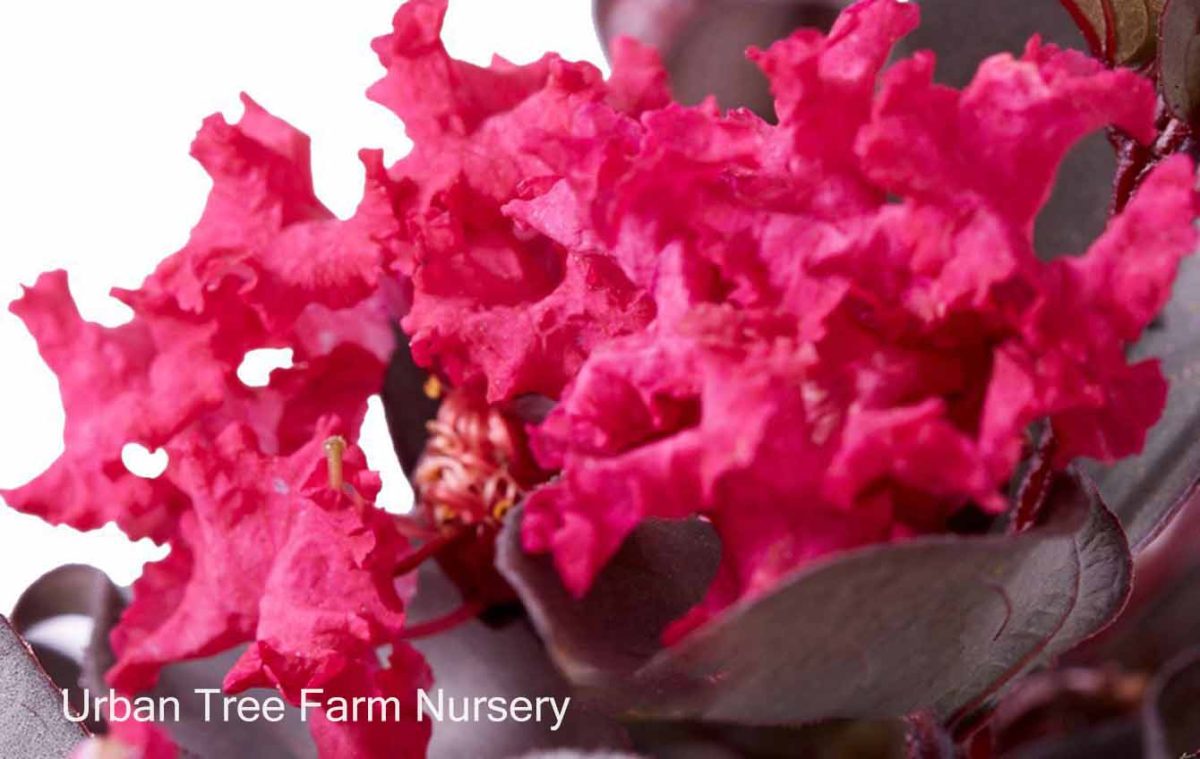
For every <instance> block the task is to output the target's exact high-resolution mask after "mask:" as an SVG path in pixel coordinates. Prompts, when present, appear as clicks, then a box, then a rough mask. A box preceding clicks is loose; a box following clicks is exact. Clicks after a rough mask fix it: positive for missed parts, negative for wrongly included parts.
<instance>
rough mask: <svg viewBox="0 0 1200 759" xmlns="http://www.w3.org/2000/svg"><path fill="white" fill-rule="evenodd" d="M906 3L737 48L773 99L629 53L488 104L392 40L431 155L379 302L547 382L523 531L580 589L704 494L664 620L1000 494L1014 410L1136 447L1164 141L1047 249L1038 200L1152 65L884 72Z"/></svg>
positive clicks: (523, 75)
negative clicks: (719, 94) (679, 609)
mask: <svg viewBox="0 0 1200 759" xmlns="http://www.w3.org/2000/svg"><path fill="white" fill-rule="evenodd" d="M424 5H425V6H426V7H427V8H428V9H430V16H429V19H430V20H429V24H428V25H427V26H424V27H422V33H423V34H424V36H423V37H422V39H423V40H427V41H428V40H433V39H435V31H436V30H435V29H433V19H435V18H437V17H438V14H439V13H440V11H441V10H443V9H444V4H443V3H438V2H426V3H424ZM917 20H918V9H917V6H916V5H915V4H909V3H902V2H898V1H897V0H865V1H864V2H861V3H858V4H856V5H855V6H853V7H852V8H850V9H848V10H847V11H845V12H844V13H843V15H842V16H841V18H840V20H839V21H838V23H837V24H836V26H835V27H834V29H833V30H832V32H831V33H830V34H829V35H828V36H825V35H822V34H819V33H817V32H815V31H800V32H797V33H796V34H794V35H793V36H792V37H790V38H789V39H787V40H784V41H782V42H780V43H778V44H776V45H775V46H773V47H772V48H771V49H770V50H768V51H758V52H754V53H753V56H754V58H755V59H756V60H757V62H758V63H759V65H760V66H761V67H762V69H763V71H764V72H765V73H766V75H767V76H768V77H769V79H770V81H771V84H772V88H773V91H774V94H775V97H776V111H777V114H778V119H779V121H778V123H777V124H769V123H767V122H765V121H763V120H761V119H759V118H758V117H756V116H754V115H752V114H750V113H747V112H740V111H733V112H729V113H722V112H721V111H720V110H719V109H717V108H716V107H715V105H714V104H712V103H704V104H701V105H700V106H697V107H683V106H680V105H677V104H673V103H668V102H664V101H663V98H662V96H661V93H660V91H659V89H658V87H659V83H660V82H661V76H660V75H659V74H658V73H657V70H656V69H655V67H654V63H653V60H652V59H651V58H649V57H647V56H645V55H644V54H643V53H641V52H639V51H637V49H636V48H633V47H627V48H624V49H619V50H618V51H617V53H618V54H617V55H616V57H615V73H614V78H613V83H612V84H611V85H610V87H611V88H616V87H618V86H621V85H623V84H624V83H626V82H634V83H637V85H638V86H639V87H640V88H641V89H639V91H638V92H639V96H637V97H634V96H632V95H630V94H628V93H623V92H620V91H614V89H609V90H607V91H604V90H599V89H598V87H599V85H592V86H589V85H588V84H587V83H586V82H583V81H581V79H580V77H578V76H567V75H566V73H562V72H560V73H558V74H557V75H550V76H547V75H546V69H545V64H544V63H542V64H537V65H535V66H533V67H527V68H520V69H516V68H511V67H507V66H501V67H497V68H496V69H494V70H493V71H492V72H490V74H489V75H488V77H487V78H486V79H483V75H482V74H481V75H480V77H481V80H480V81H486V82H487V85H488V86H487V92H489V93H493V92H505V93H508V92H510V91H511V92H512V94H511V95H509V94H506V95H505V96H503V97H500V96H496V97H492V98H490V99H487V98H485V97H483V95H482V94H481V93H482V91H483V88H482V87H479V89H476V86H477V85H476V83H475V82H476V80H472V79H469V78H467V77H464V76H459V75H456V73H455V66H457V65H461V64H455V63H453V62H451V61H449V59H447V58H445V57H444V53H442V52H441V50H440V48H436V52H435V53H432V54H431V53H429V52H428V51H429V49H430V48H428V47H421V48H420V50H421V51H422V52H421V53H420V54H416V53H413V52H412V50H413V48H409V49H408V50H407V57H405V58H404V59H403V63H402V64H398V63H397V62H396V61H393V63H392V77H391V78H390V79H389V80H387V81H394V80H395V79H396V78H397V77H398V76H400V75H402V76H403V79H401V81H402V82H410V83H411V82H416V81H419V82H421V84H422V86H423V92H426V93H437V95H436V96H434V97H428V96H426V98H427V99H425V100H424V101H422V100H421V98H420V95H421V93H420V92H417V91H414V90H404V89H402V88H399V85H397V87H398V88H399V89H397V90H396V92H402V93H403V95H404V98H403V101H404V102H405V103H406V104H407V105H406V108H407V109H408V110H407V111H406V112H405V111H402V112H401V115H402V116H404V117H405V118H406V119H409V120H410V121H411V120H414V119H417V120H418V123H419V124H420V127H419V129H418V130H417V131H416V132H415V133H414V138H415V139H416V141H417V150H416V153H415V154H414V159H412V160H414V161H415V162H416V163H417V165H418V166H420V167H422V170H423V169H424V167H425V166H427V165H428V164H431V163H433V162H435V160H440V161H441V162H442V163H441V164H440V165H441V166H443V167H444V166H445V165H447V164H450V165H452V166H453V169H454V172H455V173H454V182H455V184H454V186H453V188H451V189H447V190H445V191H444V192H443V195H442V197H441V198H439V199H438V200H436V201H435V202H434V203H433V204H432V207H431V210H432V213H431V214H430V215H429V216H428V217H427V218H426V219H424V220H422V222H421V223H420V224H419V226H420V228H421V229H422V235H421V236H420V237H419V239H418V240H417V244H416V248H415V253H414V257H415V261H416V274H415V278H414V288H415V296H414V307H413V310H412V312H411V313H410V314H409V315H408V317H407V318H406V319H405V321H404V326H405V328H406V329H407V330H408V331H409V332H410V333H411V334H412V335H413V345H414V352H415V355H417V357H418V359H420V360H423V361H426V362H427V363H429V365H431V366H433V367H435V368H437V369H438V370H439V371H440V372H442V373H443V375H444V376H446V377H447V378H448V379H449V380H450V381H451V382H453V383H456V384H459V385H467V386H471V385H476V386H479V387H481V388H482V392H484V393H485V394H486V397H487V398H488V399H489V400H490V401H492V402H496V403H504V402H506V401H511V400H513V399H516V398H519V397H520V396H521V395H523V394H526V393H540V394H543V395H547V396H550V397H551V398H553V399H555V400H557V401H559V403H558V405H557V407H556V408H555V410H554V411H553V412H552V413H551V414H550V416H549V418H548V419H547V420H546V421H545V422H544V423H542V424H541V425H540V426H539V427H538V428H537V429H536V430H534V431H533V445H534V449H535V452H536V453H537V455H538V459H539V463H540V464H541V465H542V466H543V467H544V468H546V469H548V470H552V471H557V472H559V473H560V474H559V476H558V477H557V479H555V480H554V481H552V482H550V483H549V484H547V485H545V486H543V487H541V488H540V489H538V490H536V491H535V492H533V493H532V494H531V495H530V496H529V498H528V499H527V501H526V509H525V522H524V545H525V547H526V549H527V550H530V551H534V552H550V553H552V554H553V556H554V559H555V562H556V564H557V566H558V568H559V571H560V573H561V575H562V577H563V580H564V582H565V583H566V585H567V586H568V587H569V588H570V589H571V590H572V591H573V592H575V593H576V594H578V595H582V594H584V593H585V592H586V591H587V589H588V588H589V586H590V583H591V581H592V580H593V578H594V577H595V575H596V573H597V572H598V571H599V570H600V569H601V568H602V567H603V566H604V564H605V562H606V561H607V560H608V559H609V558H610V557H611V556H612V555H613V554H614V553H615V551H616V550H617V548H618V547H619V546H620V544H621V542H622V540H623V539H624V538H625V537H626V535H628V533H629V532H630V531H631V530H632V529H633V527H635V526H636V525H637V524H638V523H639V522H640V521H641V520H643V519H646V518H649V517H667V518H673V517H684V516H689V515H703V516H705V517H707V518H708V519H709V520H711V521H712V523H713V524H714V526H715V528H716V529H717V531H718V533H719V534H720V537H721V540H722V545H723V563H722V569H721V571H720V574H719V576H718V578H717V580H716V581H715V583H714V585H713V586H712V589H711V592H710V595H709V597H708V599H707V600H706V601H705V602H704V603H703V604H702V605H701V606H700V607H698V608H697V609H696V610H694V612H693V613H692V614H691V615H689V617H688V618H687V619H685V620H681V621H680V622H679V623H678V625H677V626H676V628H675V629H674V631H673V634H674V635H679V634H682V633H683V632H685V631H686V630H688V629H690V628H691V627H693V626H695V625H696V624H699V623H701V622H703V621H704V620H705V619H707V618H709V617H710V616H711V615H712V614H714V613H716V612H718V611H719V610H720V609H722V608H724V607H725V606H727V605H729V604H730V603H732V602H734V601H736V600H738V599H740V598H744V597H746V596H749V595H753V594H755V593H757V592H760V591H761V590H763V589H765V588H768V587H770V586H771V585H772V584H773V583H774V582H775V581H776V580H777V579H778V578H779V577H780V576H781V575H783V574H785V573H787V572H790V571H791V570H793V569H795V568H796V567H798V566H799V565H801V564H803V563H804V562H807V561H810V560H812V559H814V558H817V557H820V556H823V555H826V554H829V553H831V552H834V551H841V550H846V549H850V548H854V547H857V546H862V545H865V544H870V543H876V542H881V541H889V540H898V539H903V538H906V537H909V536H913V535H919V534H927V533H933V532H940V531H945V530H946V529H948V520H949V519H950V518H951V517H952V516H953V515H954V514H955V513H956V512H958V511H959V510H961V509H962V508H964V507H965V506H967V505H968V504H974V505H975V506H976V507H978V508H982V509H985V510H988V511H991V512H999V511H1001V510H1003V509H1004V508H1005V504H1006V501H1005V498H1004V496H1003V491H1004V488H1005V486H1006V484H1007V482H1008V481H1009V479H1010V478H1011V476H1012V474H1013V472H1014V469H1015V467H1016V465H1017V463H1018V461H1019V458H1020V456H1021V454H1022V446H1023V442H1024V439H1025V434H1026V430H1027V429H1028V428H1029V426H1030V425H1031V424H1032V423H1034V422H1036V421H1038V420H1042V419H1048V420H1049V423H1050V425H1051V427H1052V428H1053V431H1054V434H1055V435H1056V438H1057V441H1058V448H1057V450H1058V456H1059V463H1063V462H1066V461H1069V460H1070V459H1073V458H1075V457H1077V456H1091V457H1096V458H1099V459H1104V460H1112V459H1115V458H1119V457H1122V456H1126V455H1129V454H1131V453H1134V452H1136V451H1137V450H1138V449H1139V448H1140V446H1141V445H1142V442H1143V439H1144V436H1145V433H1146V430H1147V429H1148V428H1149V427H1150V426H1151V425H1152V424H1153V422H1154V421H1155V420H1156V419H1157V417H1158V415H1159V414H1160V413H1161V409H1162V406H1163V403H1164V399H1165V392H1166V387H1165V382H1164V380H1163V379H1162V376H1161V373H1160V371H1159V369H1158V367H1157V365H1156V363H1155V362H1153V361H1145V362H1141V363H1138V364H1134V365H1130V364H1129V363H1128V362H1127V361H1126V358H1125V353H1124V349H1125V346H1127V345H1128V344H1129V343H1130V342H1132V341H1133V340H1134V339H1135V338H1136V337H1137V336H1138V335H1139V333H1140V332H1141V330H1142V329H1143V328H1144V327H1145V325H1146V324H1147V323H1148V322H1149V321H1150V319H1151V318H1152V317H1153V316H1154V315H1155V313H1157V311H1158V310H1159V309H1160V308H1161V307H1162V305H1163V304H1164V303H1165V300H1166V298H1167V296H1168V294H1169V289H1170V285H1171V282H1172V280H1173V277H1174V272H1175V269H1176V264H1177V262H1178V261H1179V259H1180V258H1181V257H1182V256H1183V255H1185V254H1187V253H1189V252H1190V251H1191V250H1192V248H1193V246H1194V244H1195V233H1194V231H1193V229H1192V226H1191V220H1192V219H1193V218H1194V216H1195V215H1196V211H1197V199H1196V195H1195V193H1194V191H1193V187H1192V185H1193V168H1192V166H1191V164H1190V162H1189V161H1188V159H1186V158H1182V157H1181V158H1176V159H1173V160H1170V161H1167V162H1166V163H1164V164H1163V165H1162V166H1161V167H1160V168H1159V169H1158V170H1157V171H1155V172H1154V173H1153V175H1152V176H1150V177H1149V178H1148V179H1147V180H1146V181H1145V183H1144V185H1143V187H1142V189H1141V191H1140V193H1139V194H1138V196H1137V198H1136V199H1135V200H1134V201H1133V203H1132V204H1131V205H1130V206H1129V207H1128V208H1127V209H1126V210H1125V212H1124V213H1123V214H1121V215H1120V216H1119V217H1117V218H1115V219H1114V220H1113V221H1112V223H1111V225H1110V226H1109V228H1108V230H1107V231H1106V232H1105V233H1104V235H1103V236H1102V237H1101V238H1100V239H1099V240H1097V241H1096V243H1095V244H1094V245H1093V247H1092V248H1091V250H1089V251H1087V252H1086V253H1084V254H1083V255H1080V256H1078V257H1069V256H1068V257H1062V258H1058V259H1056V260H1054V261H1051V262H1048V263H1047V262H1045V261H1044V260H1043V259H1041V258H1039V256H1038V255H1037V252H1036V251H1035V250H1034V246H1033V225H1034V220H1035V217H1036V215H1037V213H1038V211H1039V209H1040V207H1041V206H1042V205H1043V204H1044V203H1045V201H1046V200H1047V198H1048V196H1049V194H1050V191H1051V188H1052V185H1053V180H1054V177H1055V174H1056V171H1057V167H1058V165H1059V163H1060V162H1061V161H1062V159H1063V158H1064V156H1065V154H1066V153H1067V152H1068V150H1069V149H1070V148H1071V147H1072V146H1073V144H1075V143H1076V142H1077V141H1078V140H1080V139H1081V138H1083V137H1084V136H1086V135H1087V134H1089V133H1091V132H1093V131H1095V130H1097V129H1100V128H1102V127H1105V126H1108V125H1112V126H1114V127H1116V128H1118V129H1120V130H1122V131H1123V132H1125V133H1127V134H1128V135H1130V136H1132V137H1133V138H1135V139H1138V140H1141V141H1147V140H1150V139H1151V138H1152V137H1153V135H1154V126H1153V116H1154V106H1155V93H1154V91H1153V87H1152V85H1151V83H1150V82H1148V81H1146V80H1144V79H1141V78H1140V77H1138V76H1137V75H1135V74H1133V73H1132V72H1129V71H1113V70H1109V69H1106V68H1105V67H1103V66H1102V65H1101V64H1100V63H1098V62H1096V61H1094V60H1091V59H1089V58H1087V57H1085V56H1083V55H1081V54H1079V53H1076V52H1073V51H1061V50H1058V49H1056V48H1054V47H1052V46H1048V45H1043V44H1041V43H1040V42H1039V41H1038V40H1036V39H1035V40H1033V41H1031V42H1030V43H1029V45H1028V47H1027V49H1026V50H1025V51H1024V54H1023V55H1021V56H1020V57H1013V56H1010V55H1000V56H996V57H993V58H991V59H989V60H987V61H986V62H984V64H983V65H982V66H981V67H980V69H979V71H978V74H977V76H976V77H975V79H974V81H973V82H971V83H970V84H969V85H968V86H967V87H966V88H965V89H964V90H962V91H956V90H954V89H951V88H948V87H944V86H941V85H939V84H937V83H935V81H934V60H933V57H932V56H931V55H930V54H918V55H917V56H915V57H913V58H912V59H909V60H905V61H902V62H900V63H898V64H896V65H894V66H892V67H891V68H890V69H888V70H887V71H886V72H884V71H883V69H884V65H885V62H886V61H887V60H888V58H889V56H890V54H891V52H892V48H893V46H894V45H895V43H896V42H897V41H898V40H899V39H900V38H901V37H902V36H904V35H905V34H907V33H908V32H909V31H911V30H912V29H913V28H914V26H915V25H916V24H917ZM413 36H414V37H415V36H417V35H416V34H415V33H414V34H413ZM406 39H411V38H408V37H406ZM397 55H399V54H397ZM429 55H435V56H436V57H437V58H436V60H437V64H436V65H433V64H430V62H429V58H428V57H427V56H429ZM555 65H557V63H556V64H555ZM415 67H420V70H421V71H422V76H421V77H420V78H418V77H414V76H413V69H414V68H415ZM431 80H432V81H431ZM498 81H503V82H505V83H506V84H507V87H502V86H500V85H498V84H497V83H496V82H498ZM386 83H387V82H385V84H386ZM518 88H521V89H520V90H519V92H518V91H517V89H518ZM389 92H391V91H389ZM445 92H452V93H455V94H454V95H453V96H451V97H447V96H445V95H444V94H443V93H445ZM466 93H470V96H469V97H468V96H467V95H466ZM400 100H401V97H400V96H399V95H397V96H396V98H395V101H396V102H400ZM485 101H486V105H485ZM414 103H416V104H414ZM630 103H636V104H638V108H636V109H631V108H630V107H629V104H630ZM483 108H487V109H488V110H489V112H488V113H487V115H486V117H484V116H483V115H482V114H481V109H483ZM435 109H436V110H435ZM430 110H435V112H436V116H437V118H436V119H433V118H429V111H430ZM418 184H421V185H422V186H425V183H424V182H423V181H421V180H418ZM1060 253H1079V251H1061V252H1060Z"/></svg>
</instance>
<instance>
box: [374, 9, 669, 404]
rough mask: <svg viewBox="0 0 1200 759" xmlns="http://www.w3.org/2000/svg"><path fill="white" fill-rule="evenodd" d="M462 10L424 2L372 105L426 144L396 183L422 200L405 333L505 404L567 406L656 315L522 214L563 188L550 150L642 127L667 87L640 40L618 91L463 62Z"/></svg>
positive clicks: (582, 71)
mask: <svg viewBox="0 0 1200 759" xmlns="http://www.w3.org/2000/svg"><path fill="white" fill-rule="evenodd" d="M446 6H447V0H412V2H410V3H408V4H406V5H405V6H403V7H402V8H401V9H400V11H399V12H398V13H397V14H396V20H395V30H394V32H393V33H392V34H391V35H389V36H386V37H381V38H379V39H377V40H375V44H374V47H375V50H376V52H377V53H378V54H379V58H380V61H381V62H382V63H383V64H384V66H386V67H387V69H388V73H387V76H386V77H385V78H384V79H383V80H382V81H380V82H378V83H377V84H376V85H375V86H374V87H372V88H371V91H370V95H371V97H372V98H374V99H375V100H377V101H379V102H380V103H382V104H384V105H386V106H388V107H389V108H391V109H392V110H393V111H395V112H396V114H397V115H399V116H400V117H401V118H402V119H403V120H404V123H405V128H406V131H407V134H408V136H409V137H410V138H412V140H413V142H414V149H413V152H412V154H411V155H409V156H408V157H407V158H405V159H404V160H402V161H400V162H399V163H398V164H397V165H396V166H394V167H392V169H391V171H390V173H391V174H392V175H393V176H395V177H403V180H404V181H412V182H414V183H415V184H416V186H417V187H418V188H419V189H418V200H417V203H416V205H415V208H414V218H413V219H412V223H413V224H414V225H415V226H416V228H417V234H416V237H417V240H416V242H417V249H416V253H415V257H416V272H415V274H414V289H415V295H414V301H413V307H412V310H411V312H410V313H409V314H408V316H407V317H405V320H404V327H405V329H406V330H407V331H408V332H409V334H411V335H412V350H413V355H414V356H415V357H416V359H417V360H418V361H419V362H421V363H423V364H428V365H431V366H434V367H436V368H437V369H438V370H439V371H440V372H441V373H442V374H444V375H445V376H447V377H448V378H449V379H450V380H451V381H452V382H453V383H454V384H456V385H459V386H470V385H479V386H481V387H482V388H483V389H485V390H486V393H487V397H488V399H489V400H491V401H500V400H506V399H509V398H512V397H514V396H517V395H520V394H523V393H529V392H536V393H542V394H547V395H557V394H558V393H559V392H560V391H561V389H562V387H563V385H564V384H566V382H567V381H568V380H569V379H570V378H571V377H572V376H573V375H574V373H575V372H576V371H578V368H579V366H580V364H581V363H582V361H583V359H584V358H585V357H586V356H587V353H588V351H589V350H590V349H591V347H592V346H593V345H596V344H598V343H601V342H604V341H606V340H608V339H610V338H612V337H614V336H617V335H621V334H627V333H630V332H634V331H636V330H638V329H641V328H642V327H643V326H645V325H646V323H647V322H649V320H650V319H651V318H652V317H653V305H652V304H651V302H650V301H649V299H648V298H647V297H646V296H645V294H644V293H643V292H641V291H640V290H639V289H638V288H636V287H634V286H633V284H632V283H630V282H629V281H628V279H627V277H626V276H625V274H623V273H622V271H621V269H620V268H619V267H618V266H616V265H615V262H614V261H613V260H612V259H611V258H610V257H608V256H605V255H598V253H599V252H600V251H593V250H589V249H587V248H584V249H580V250H576V249H570V248H567V247H565V246H563V245H560V244H559V243H557V242H556V241H554V240H553V239H551V238H550V237H547V236H546V235H541V234H538V233H537V232H536V230H534V229H531V228H530V225H529V222H528V220H527V219H525V218H523V215H522V214H521V213H520V212H519V211H517V210H515V209H516V207H517V206H514V204H518V205H519V201H521V200H522V199H524V198H527V197H530V196H537V195H540V194H541V193H543V192H544V191H545V190H546V189H547V187H548V185H547V182H548V181H553V178H554V172H553V169H552V168H551V166H550V164H551V162H552V160H553V159H552V158H551V157H548V156H543V155H541V154H539V145H542V144H545V143H546V142H547V141H554V140H559V141H561V140H567V141H571V140H581V141H584V142H588V141H591V140H594V139H596V138H595V137H592V136H589V135H588V133H587V130H588V129H590V126H589V124H588V123H587V119H586V118H585V117H586V114H587V113H588V112H589V111H590V110H591V109H598V110H600V111H603V112H604V113H609V114H612V115H613V117H614V118H619V119H620V120H622V121H623V122H627V123H628V124H629V125H633V124H635V122H634V121H633V117H634V116H636V115H637V114H638V113H640V112H642V111H643V110H645V109H646V108H648V107H652V106H658V105H662V104H664V103H666V102H667V91H666V88H665V84H664V82H665V75H664V74H663V72H662V70H661V68H660V67H659V66H658V64H657V61H656V59H655V56H654V55H653V54H651V53H649V52H648V51H645V50H643V49H641V48H637V47H635V46H634V45H633V44H632V43H629V44H626V45H623V46H622V47H621V48H620V49H619V50H618V51H617V58H616V61H615V64H614V69H615V71H616V73H615V74H614V75H613V77H612V78H611V79H610V80H609V81H608V82H605V81H604V79H603V77H602V76H601V73H600V71H599V70H598V69H596V68H595V67H594V66H592V65H590V64H587V63H569V62H567V61H564V60H562V59H561V58H559V57H558V56H556V55H547V56H546V57H545V58H543V59H542V60H540V61H538V62H537V63H534V64H531V65H529V66H516V65H513V64H510V63H507V62H506V61H502V60H498V61H496V62H495V63H494V64H493V65H492V66H491V67H490V68H479V67H476V66H473V65H471V64H468V63H463V62H461V61H456V60H453V59H452V58H450V57H449V55H448V54H447V53H446V50H445V48H444V47H443V46H442V43H441V41H440V40H439V39H438V34H439V32H440V30H441V24H442V20H443V17H444V15H445V13H446ZM581 130H582V131H581ZM551 223H553V219H552V220H551ZM535 226H536V225H535Z"/></svg>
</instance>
